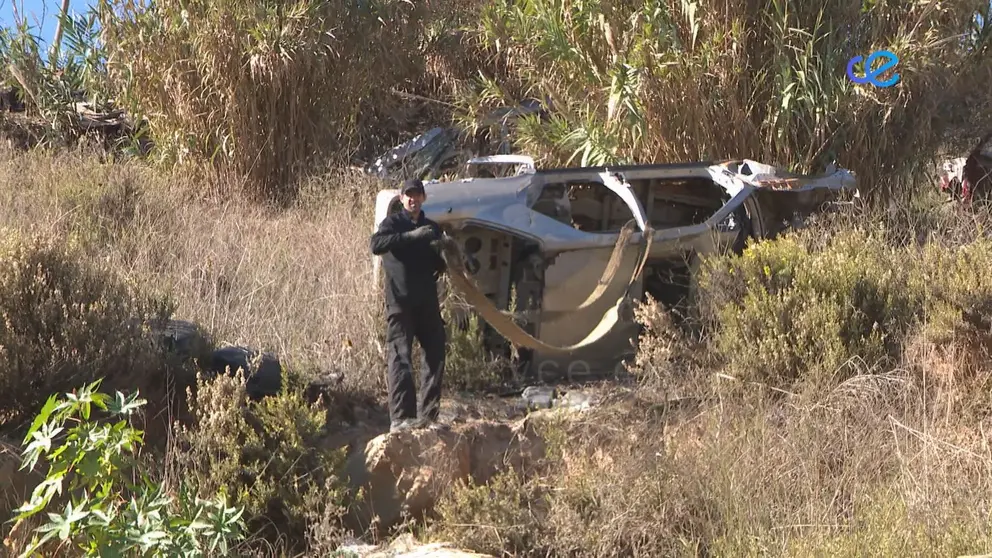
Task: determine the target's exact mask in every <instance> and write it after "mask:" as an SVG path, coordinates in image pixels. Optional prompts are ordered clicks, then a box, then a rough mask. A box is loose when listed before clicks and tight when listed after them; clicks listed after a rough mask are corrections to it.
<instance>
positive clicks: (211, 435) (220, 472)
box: [173, 372, 345, 546]
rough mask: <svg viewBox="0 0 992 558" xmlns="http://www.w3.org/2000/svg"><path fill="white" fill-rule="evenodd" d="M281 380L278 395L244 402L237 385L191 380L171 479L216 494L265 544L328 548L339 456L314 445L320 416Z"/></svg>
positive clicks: (321, 426)
mask: <svg viewBox="0 0 992 558" xmlns="http://www.w3.org/2000/svg"><path fill="white" fill-rule="evenodd" d="M303 392H304V387H303V385H302V384H301V382H299V381H297V380H296V379H295V376H292V375H289V378H288V379H287V381H286V382H285V385H284V387H283V389H282V390H281V392H280V394H279V395H277V396H273V397H266V398H264V399H262V400H261V401H258V402H252V401H249V400H248V399H247V396H246V393H245V381H244V377H243V375H242V374H241V373H240V372H239V373H238V374H237V375H236V376H230V375H220V376H217V377H216V378H213V379H211V380H205V379H203V378H200V379H198V381H197V384H196V389H195V392H194V391H193V390H192V389H191V390H189V392H188V399H189V406H190V410H191V412H192V416H193V424H192V425H191V426H186V425H178V426H177V446H176V448H175V451H174V452H173V465H174V466H175V469H174V471H175V473H176V474H179V475H184V476H188V477H190V479H191V481H190V482H191V483H192V485H193V486H195V487H197V489H198V490H200V492H201V493H208V494H209V493H213V492H215V491H218V490H223V491H224V492H226V493H229V494H231V495H232V496H233V497H234V498H235V500H236V501H237V502H238V503H239V504H240V505H244V506H245V509H246V512H245V514H246V516H245V517H246V520H247V522H248V525H249V526H250V527H251V528H253V529H258V530H260V531H261V532H260V533H259V534H262V535H264V536H266V538H268V539H269V540H272V539H274V538H276V537H279V536H285V537H286V539H287V540H289V541H291V542H292V544H296V545H301V544H302V543H303V542H304V541H305V540H306V539H307V536H308V535H309V536H310V538H311V539H312V540H311V541H310V542H311V544H317V545H328V546H329V545H332V544H333V543H334V542H335V541H334V537H336V536H337V535H339V534H340V533H339V532H338V531H337V530H336V527H337V526H338V522H337V519H338V518H339V517H340V516H341V515H342V514H343V512H344V508H343V501H344V495H345V492H344V490H345V485H344V483H343V481H342V480H341V477H340V472H341V467H342V465H343V459H344V455H343V450H341V449H338V448H328V447H325V446H323V445H322V444H321V436H322V435H323V434H324V433H325V421H326V418H327V414H326V410H325V409H323V408H322V407H321V406H320V405H318V404H313V405H310V404H308V403H307V401H306V399H305V398H304V393H303Z"/></svg>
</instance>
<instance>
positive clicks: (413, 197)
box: [400, 192, 427, 215]
mask: <svg viewBox="0 0 992 558" xmlns="http://www.w3.org/2000/svg"><path fill="white" fill-rule="evenodd" d="M425 199H427V196H426V195H424V194H421V193H420V192H411V193H409V194H403V195H401V196H400V201H401V202H402V203H403V207H404V208H405V209H406V210H407V211H409V212H410V213H411V214H413V215H420V207H421V206H422V205H424V200H425Z"/></svg>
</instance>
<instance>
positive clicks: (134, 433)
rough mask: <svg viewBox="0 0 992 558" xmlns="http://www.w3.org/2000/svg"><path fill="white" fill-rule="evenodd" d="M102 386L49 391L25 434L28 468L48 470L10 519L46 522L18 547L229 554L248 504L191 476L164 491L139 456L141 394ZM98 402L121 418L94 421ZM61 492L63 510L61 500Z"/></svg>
mask: <svg viewBox="0 0 992 558" xmlns="http://www.w3.org/2000/svg"><path fill="white" fill-rule="evenodd" d="M99 385H100V381H99V380H98V381H96V382H93V383H92V384H89V385H86V386H84V387H82V388H80V389H79V390H77V391H73V392H72V393H67V394H66V395H65V397H57V396H55V395H52V396H51V397H50V398H49V399H48V402H47V403H46V404H45V406H44V408H42V409H41V412H39V413H38V415H37V417H36V418H35V421H34V423H33V424H32V425H31V428H30V429H29V430H28V433H27V435H26V436H25V437H24V444H25V445H26V448H25V450H24V460H23V465H22V468H29V469H30V468H34V467H35V465H36V464H38V463H39V462H47V464H48V475H47V477H46V478H45V480H44V481H42V482H41V483H40V484H39V485H38V486H36V487H35V489H34V491H33V493H32V494H31V499H30V501H28V502H25V503H24V505H23V506H22V507H21V508H19V509H17V510H15V511H16V512H17V515H16V516H15V517H14V520H15V521H16V522H18V523H20V522H22V521H26V520H29V519H31V518H33V517H34V516H36V515H37V514H40V513H42V512H46V513H47V516H48V521H47V522H45V523H44V524H42V525H40V526H39V527H37V528H35V529H34V535H33V538H32V540H31V544H30V546H29V547H28V548H27V549H26V550H25V551H24V553H23V554H22V555H21V556H31V555H34V554H35V553H36V552H39V551H44V552H45V553H50V552H54V551H55V548H53V547H55V546H58V547H59V549H60V550H65V548H66V545H70V546H71V547H72V548H73V549H74V550H75V551H76V552H79V553H80V554H81V555H84V556H108V555H114V556H126V555H152V556H155V555H166V556H190V557H193V556H215V555H218V554H219V555H227V554H228V552H229V550H230V549H231V547H230V545H231V543H232V542H235V541H238V540H239V539H240V538H241V537H242V528H243V525H242V520H241V514H242V512H243V510H241V509H237V508H233V507H230V506H229V505H228V504H227V502H226V501H225V500H226V498H225V497H224V496H223V495H215V496H213V497H211V498H210V499H207V500H204V499H201V498H198V497H196V496H195V495H194V494H193V493H192V492H191V491H189V490H187V489H186V486H185V485H181V486H180V490H179V496H178V499H176V498H175V497H174V496H173V495H171V494H167V493H166V491H165V489H164V487H163V486H162V485H161V484H158V483H157V482H155V481H154V480H153V479H152V478H151V475H149V474H148V473H147V471H144V470H141V469H140V468H138V467H137V462H136V459H135V456H136V454H137V452H138V450H139V448H140V446H141V443H142V442H143V433H142V432H141V431H140V430H136V429H135V428H133V427H132V426H130V424H129V423H128V419H129V418H130V417H131V416H132V415H134V413H136V412H137V411H138V410H139V409H140V408H141V407H143V406H144V405H145V401H144V400H143V399H139V397H138V395H139V394H138V392H137V391H135V392H134V393H133V394H131V395H127V396H125V395H124V394H123V393H121V392H119V391H118V392H117V394H116V397H115V398H113V399H111V397H110V396H109V395H107V394H104V393H99V392H97V391H96V390H97V388H98V387H99ZM96 409H99V410H102V411H105V412H107V413H108V414H109V416H110V417H111V418H119V419H120V420H118V421H117V422H115V423H113V424H109V423H107V422H104V421H101V420H98V419H97V417H96V416H95V415H93V411H94V410H96ZM62 500H67V501H66V503H65V507H64V509H63V510H62V511H61V512H59V511H57V510H56V509H55V506H56V502H61V501H62ZM14 528H15V530H16V529H17V525H15V527H14Z"/></svg>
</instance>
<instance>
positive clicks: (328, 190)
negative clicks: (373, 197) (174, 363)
mask: <svg viewBox="0 0 992 558" xmlns="http://www.w3.org/2000/svg"><path fill="white" fill-rule="evenodd" d="M198 185H199V184H197V182H196V181H195V180H194V179H189V178H186V177H184V176H182V175H178V174H176V175H163V174H160V173H156V172H154V171H152V170H150V169H148V168H146V167H144V166H142V165H140V164H137V163H128V164H117V165H102V164H100V163H99V162H97V161H96V160H95V159H93V158H90V157H87V156H85V155H78V154H77V155H66V154H63V155H55V156H49V155H46V154H43V153H34V154H27V155H20V154H18V155H8V156H6V157H4V159H3V160H2V162H0V220H2V221H4V222H5V223H6V224H7V226H10V227H14V228H22V229H24V230H33V231H36V232H38V233H40V234H43V235H48V236H50V237H51V238H55V239H59V240H62V241H65V242H70V243H74V244H77V245H78V246H80V248H81V249H82V250H84V251H85V252H86V253H88V254H89V255H90V256H91V257H92V260H93V261H94V262H98V263H99V264H101V265H103V266H105V267H106V268H108V269H110V270H112V271H113V272H115V273H118V274H120V275H121V276H123V277H124V278H125V279H126V280H127V281H129V282H132V283H134V284H136V285H140V286H141V287H142V288H144V289H146V290H151V291H157V292H166V293H169V294H170V295H171V297H172V298H173V299H174V300H175V302H176V304H177V308H176V312H175V314H174V315H175V317H177V318H179V319H188V320H192V321H195V322H197V323H199V324H201V325H203V326H205V327H206V329H207V330H208V331H209V333H211V334H212V335H213V336H214V338H215V340H216V341H218V342H220V341H227V342H231V343H243V344H247V345H250V346H254V347H258V348H264V349H267V350H274V351H276V352H277V353H278V354H279V356H280V358H282V359H283V361H284V363H285V364H286V365H288V366H289V367H291V368H296V369H298V370H303V371H307V372H309V371H317V370H320V371H342V372H344V373H345V377H346V382H347V383H348V384H349V385H350V386H353V387H356V388H361V389H363V390H372V391H375V390H377V389H378V388H379V387H380V386H381V385H382V380H381V374H380V373H379V371H380V367H379V365H380V362H381V358H380V357H379V351H378V348H377V343H376V341H377V337H378V330H379V329H380V328H379V327H378V325H379V324H380V323H381V320H380V319H378V316H379V306H378V300H379V299H378V295H379V293H378V291H377V290H376V288H375V286H374V285H373V284H372V281H371V273H372V260H371V257H370V255H369V252H368V244H367V242H368V236H367V235H368V234H369V233H370V232H371V229H370V227H371V216H370V213H369V211H370V208H369V206H367V205H365V206H362V205H359V206H357V207H356V205H355V199H361V198H360V197H356V196H351V195H349V194H348V192H357V191H361V192H369V191H372V190H373V189H374V185H373V183H372V182H370V181H369V180H368V179H367V178H364V177H361V176H346V175H336V176H331V177H323V178H318V179H315V180H313V181H312V183H311V184H310V185H309V190H310V192H311V193H310V195H309V196H308V202H301V204H300V205H299V206H298V207H296V208H292V209H289V210H286V211H281V212H276V211H269V210H267V209H265V208H262V207H259V206H251V205H246V204H244V203H241V202H238V201H216V200H211V199H209V198H207V197H205V196H203V195H202V192H203V190H202V189H200V188H198V187H197V186H198Z"/></svg>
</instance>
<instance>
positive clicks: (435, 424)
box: [414, 417, 449, 430]
mask: <svg viewBox="0 0 992 558" xmlns="http://www.w3.org/2000/svg"><path fill="white" fill-rule="evenodd" d="M414 428H417V429H420V430H447V429H448V428H449V427H448V425H447V424H444V423H442V422H440V421H439V420H438V419H432V418H429V417H420V418H419V419H417V421H416V422H415V423H414Z"/></svg>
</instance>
